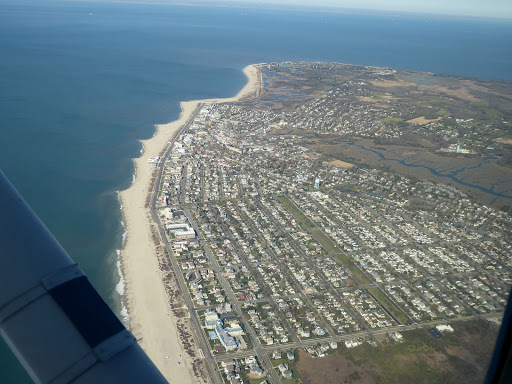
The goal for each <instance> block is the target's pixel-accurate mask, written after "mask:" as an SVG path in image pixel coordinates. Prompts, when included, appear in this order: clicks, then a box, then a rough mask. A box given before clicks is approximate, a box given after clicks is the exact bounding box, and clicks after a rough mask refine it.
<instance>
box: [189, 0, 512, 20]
mask: <svg viewBox="0 0 512 384" xmlns="http://www.w3.org/2000/svg"><path fill="white" fill-rule="evenodd" d="M185 1H186V0H185ZM199 1H201V2H206V3H211V4H218V3H219V1H216V0H199ZM224 1H226V2H227V1H229V2H232V3H240V4H244V3H253V4H254V3H257V4H263V3H265V4H272V5H277V4H286V5H288V6H297V5H307V6H328V7H339V8H357V9H374V10H391V11H406V12H416V13H433V14H448V15H460V16H483V17H500V18H509V19H512V0H256V1H255V0H224ZM220 2H223V1H222V0H221V1H220Z"/></svg>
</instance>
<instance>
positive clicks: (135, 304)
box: [118, 64, 262, 383]
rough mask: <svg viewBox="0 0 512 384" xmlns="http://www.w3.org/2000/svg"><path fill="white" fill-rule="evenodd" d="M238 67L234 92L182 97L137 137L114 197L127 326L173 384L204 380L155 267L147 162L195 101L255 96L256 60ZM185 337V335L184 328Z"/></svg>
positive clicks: (184, 119) (178, 127)
mask: <svg viewBox="0 0 512 384" xmlns="http://www.w3.org/2000/svg"><path fill="white" fill-rule="evenodd" d="M243 71H244V74H245V75H246V76H247V79H248V81H247V83H246V85H245V86H244V87H243V88H242V89H241V90H240V91H239V92H238V94H237V95H236V96H234V97H230V98H223V99H221V98H216V99H204V100H191V101H182V102H181V103H180V107H181V112H180V116H179V118H178V119H177V120H175V121H172V122H170V123H167V124H158V125H156V126H155V128H156V130H155V134H154V135H153V136H152V137H151V138H150V139H147V140H141V143H142V150H141V155H140V157H138V158H135V159H133V161H134V168H135V169H134V180H133V182H132V184H131V185H130V186H129V187H128V188H127V189H125V190H123V191H120V192H119V195H118V196H119V201H120V207H121V211H122V217H123V223H124V230H125V233H126V239H125V241H124V244H123V246H122V248H121V250H120V252H119V254H120V257H119V260H118V261H119V262H120V270H121V277H120V282H121V281H123V279H124V296H121V301H122V307H123V308H126V310H127V312H128V316H129V317H128V318H129V320H128V324H129V329H130V331H131V332H132V333H133V334H134V336H135V338H136V339H138V340H139V344H140V346H141V347H142V349H144V351H145V352H146V353H147V354H148V356H149V357H150V358H151V360H152V361H153V363H154V364H155V365H156V366H157V367H158V369H159V370H160V371H161V372H162V374H163V375H164V377H165V378H166V379H167V380H169V381H171V380H172V381H173V382H179V383H196V382H203V381H204V380H203V379H201V377H200V376H199V377H198V372H197V370H196V368H197V367H196V366H195V364H194V358H193V357H191V356H188V355H187V353H186V352H185V351H184V350H183V345H182V342H181V340H180V336H183V335H182V333H184V329H183V328H184V327H186V326H184V325H183V324H178V323H179V321H180V320H181V319H180V318H178V317H177V316H175V314H174V312H173V310H174V309H173V308H172V306H171V305H172V303H170V301H169V299H170V298H169V294H168V292H167V291H166V287H165V285H164V282H163V278H164V277H165V276H164V272H163V271H161V270H160V265H159V259H158V256H159V254H160V253H161V252H160V250H159V249H158V248H159V247H160V246H159V245H158V244H157V241H158V240H157V239H155V234H154V232H153V231H154V230H153V221H152V219H151V213H150V212H151V211H150V208H149V204H147V199H148V194H149V196H151V195H152V187H153V183H154V174H155V172H156V171H157V170H158V168H157V167H155V166H154V165H152V164H150V163H148V161H147V160H148V158H149V157H152V156H162V154H163V153H164V152H165V150H166V149H167V148H168V146H169V142H170V141H172V140H173V139H174V138H175V137H176V136H177V135H178V133H179V132H180V131H181V129H182V128H183V126H184V124H185V123H186V122H187V121H188V120H189V118H190V117H191V116H192V115H193V113H194V112H195V110H196V109H197V107H198V106H199V104H201V103H203V104H204V103H206V104H212V103H226V102H235V101H239V100H241V99H243V98H245V97H247V96H250V95H254V94H258V91H259V90H260V89H261V86H262V84H261V80H260V71H259V69H258V68H257V64H253V65H249V66H247V67H245V68H244V70H243ZM158 242H159V241H158ZM185 320H187V319H185ZM192 332H193V331H192ZM187 337H190V332H189V334H188V336H187ZM188 342H189V344H191V343H190V341H188ZM192 345H193V347H192V349H193V350H194V351H197V348H196V345H195V343H194V344H192Z"/></svg>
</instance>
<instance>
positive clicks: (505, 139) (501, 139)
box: [496, 137, 512, 144]
mask: <svg viewBox="0 0 512 384" xmlns="http://www.w3.org/2000/svg"><path fill="white" fill-rule="evenodd" d="M496 141H499V142H500V143H505V144H512V139H509V138H504V137H499V138H497V139H496Z"/></svg>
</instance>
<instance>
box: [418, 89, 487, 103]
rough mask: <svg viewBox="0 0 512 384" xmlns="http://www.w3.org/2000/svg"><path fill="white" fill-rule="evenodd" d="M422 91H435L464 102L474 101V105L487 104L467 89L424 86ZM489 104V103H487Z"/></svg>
mask: <svg viewBox="0 0 512 384" xmlns="http://www.w3.org/2000/svg"><path fill="white" fill-rule="evenodd" d="M419 89H421V90H423V91H424V90H434V91H437V92H440V93H444V94H445V95H448V96H452V97H457V98H459V99H462V100H467V101H472V102H474V103H485V102H484V101H483V100H480V99H478V98H476V97H475V96H474V95H472V94H471V93H469V92H468V90H467V89H465V88H459V89H450V88H448V87H443V86H440V85H422V86H420V87H419ZM485 104H487V103H485Z"/></svg>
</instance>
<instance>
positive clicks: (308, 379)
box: [297, 349, 376, 384]
mask: <svg viewBox="0 0 512 384" xmlns="http://www.w3.org/2000/svg"><path fill="white" fill-rule="evenodd" d="M297 370H298V371H299V373H300V376H301V378H302V381H303V382H304V383H308V384H348V383H358V384H373V383H375V381H376V378H375V376H374V374H373V371H372V370H371V369H369V368H368V367H366V366H357V365H355V364H354V363H352V362H351V361H350V360H348V359H347V358H346V357H344V356H342V355H338V354H334V355H330V356H326V357H322V358H316V359H313V358H312V357H311V355H310V354H309V353H307V352H305V351H303V350H302V349H299V362H298V363H297Z"/></svg>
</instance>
